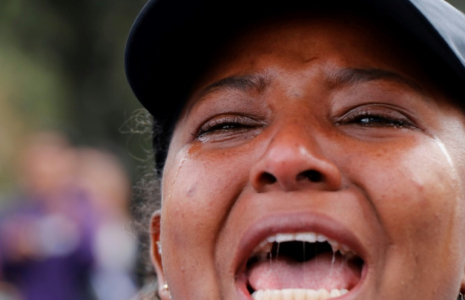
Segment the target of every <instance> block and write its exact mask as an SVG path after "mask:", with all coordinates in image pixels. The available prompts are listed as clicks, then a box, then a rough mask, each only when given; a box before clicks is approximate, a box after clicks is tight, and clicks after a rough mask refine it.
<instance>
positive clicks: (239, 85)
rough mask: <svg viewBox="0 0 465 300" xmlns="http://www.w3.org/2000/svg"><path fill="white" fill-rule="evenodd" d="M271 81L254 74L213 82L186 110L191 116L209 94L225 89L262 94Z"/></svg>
mask: <svg viewBox="0 0 465 300" xmlns="http://www.w3.org/2000/svg"><path fill="white" fill-rule="evenodd" d="M268 84H269V80H268V79H267V78H266V76H264V75H262V74H252V75H244V76H231V77H227V78H224V79H221V80H219V81H216V82H213V83H212V84H210V85H209V86H207V87H206V88H205V89H203V90H202V91H201V93H200V94H199V95H198V96H197V97H196V98H197V99H196V100H195V101H193V102H192V103H191V104H190V105H189V106H188V107H187V109H186V113H187V114H189V112H190V110H191V109H192V107H193V106H194V105H195V104H198V103H199V102H201V101H202V99H204V98H205V96H207V95H208V94H211V93H214V92H216V91H219V90H223V89H232V90H239V91H241V92H246V93H247V92H252V91H255V92H257V93H261V92H263V91H264V90H265V88H266V87H267V86H268Z"/></svg>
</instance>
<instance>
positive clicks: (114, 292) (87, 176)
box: [78, 148, 137, 300]
mask: <svg viewBox="0 0 465 300" xmlns="http://www.w3.org/2000/svg"><path fill="white" fill-rule="evenodd" d="M78 153H79V154H78V161H79V163H78V165H79V168H78V178H79V184H80V186H81V188H82V189H83V190H85V191H86V193H87V194H88V196H89V199H90V200H91V204H92V206H93V209H94V210H95V212H96V215H97V228H96V232H95V239H94V242H93V252H94V253H95V267H94V271H93V274H92V281H91V282H92V288H93V291H94V293H95V295H96V298H97V299H98V300H123V299H129V298H130V297H131V296H133V295H134V294H135V293H136V291H137V287H136V285H135V282H134V278H133V276H132V274H133V271H134V266H135V263H136V258H137V240H136V239H135V237H134V236H132V235H130V234H129V232H128V230H127V229H126V226H127V225H128V224H129V222H130V215H129V210H128V208H129V201H130V199H131V192H130V191H131V184H130V181H129V178H128V176H127V174H126V172H125V170H124V167H123V165H122V163H121V161H120V160H119V159H118V157H116V156H115V155H113V154H111V153H110V152H107V151H102V150H98V149H92V148H83V149H81V150H79V152H78Z"/></svg>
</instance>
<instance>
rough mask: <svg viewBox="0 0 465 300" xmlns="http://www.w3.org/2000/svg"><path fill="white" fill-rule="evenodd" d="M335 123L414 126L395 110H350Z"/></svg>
mask: <svg viewBox="0 0 465 300" xmlns="http://www.w3.org/2000/svg"><path fill="white" fill-rule="evenodd" d="M336 124H337V125H349V124H358V125H360V126H363V127H394V128H416V126H415V125H414V123H413V122H412V121H411V120H410V119H409V118H408V117H406V116H405V115H404V114H402V113H400V112H397V111H395V112H391V111H390V112H380V111H372V110H362V111H360V110H352V111H350V112H348V113H347V114H346V115H344V116H343V117H342V118H341V119H340V120H339V121H338V122H337V123H336Z"/></svg>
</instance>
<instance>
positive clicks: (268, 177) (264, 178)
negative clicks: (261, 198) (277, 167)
mask: <svg viewBox="0 0 465 300" xmlns="http://www.w3.org/2000/svg"><path fill="white" fill-rule="evenodd" d="M276 180H277V179H276V177H274V176H273V175H272V174H270V173H268V172H263V173H262V174H261V175H260V178H259V181H260V183H262V184H263V185H267V184H273V183H275V182H276Z"/></svg>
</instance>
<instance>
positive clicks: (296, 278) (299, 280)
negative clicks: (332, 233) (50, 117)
mask: <svg viewBox="0 0 465 300" xmlns="http://www.w3.org/2000/svg"><path fill="white" fill-rule="evenodd" d="M360 273H361V270H360V267H359V266H356V265H354V264H352V263H350V262H347V260H345V259H344V258H343V257H342V256H340V255H339V254H337V255H335V256H334V257H333V254H332V253H323V254H320V255H318V256H316V257H315V258H313V259H311V260H309V261H306V262H296V261H295V260H292V259H290V258H287V257H282V258H280V257H278V258H277V259H274V258H273V259H272V260H271V261H270V260H263V261H260V262H258V263H256V264H254V265H253V266H252V267H251V268H250V269H249V273H248V275H249V276H248V277H249V284H250V285H251V287H252V288H253V289H254V290H256V291H258V290H281V289H290V288H294V289H313V290H319V289H326V290H332V289H347V290H350V289H351V288H352V287H353V286H354V285H355V284H357V282H358V281H359V280H360Z"/></svg>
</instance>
